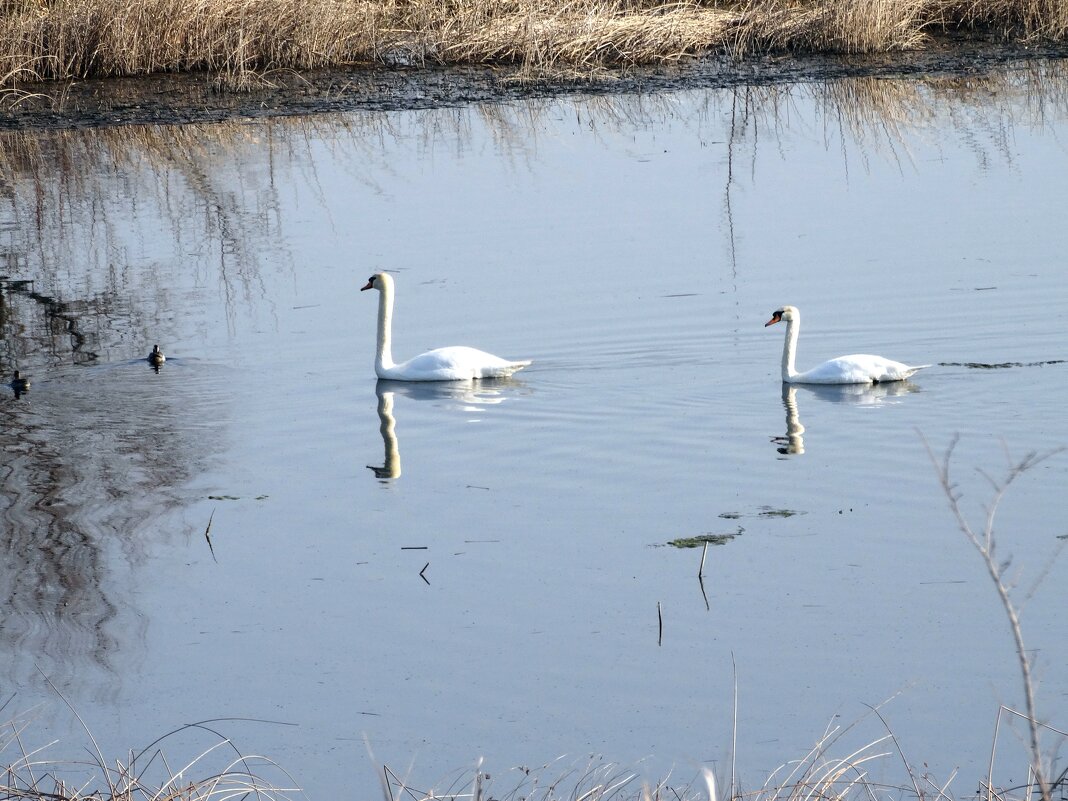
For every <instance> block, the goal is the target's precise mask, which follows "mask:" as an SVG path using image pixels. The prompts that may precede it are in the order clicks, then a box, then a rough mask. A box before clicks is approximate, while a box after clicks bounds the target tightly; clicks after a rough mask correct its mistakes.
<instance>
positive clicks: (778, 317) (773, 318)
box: [764, 314, 782, 328]
mask: <svg viewBox="0 0 1068 801" xmlns="http://www.w3.org/2000/svg"><path fill="white" fill-rule="evenodd" d="M781 322H782V315H779V314H773V315H771V319H770V320H768V321H767V322H766V323H764V327H765V328H767V327H768V326H769V325H775V323H781Z"/></svg>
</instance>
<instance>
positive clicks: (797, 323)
mask: <svg viewBox="0 0 1068 801" xmlns="http://www.w3.org/2000/svg"><path fill="white" fill-rule="evenodd" d="M782 320H785V321H786V341H785V342H784V343H783V347H782V380H783V381H784V382H786V383H787V384H878V383H881V382H883V381H904V380H905V379H906V378H908V377H909V376H911V375H912V374H913V373H915V372H916V371H917V370H922V369H923V368H925V367H930V366H931V365H929V364H921V365H918V366H916V367H912V366H910V365H907V364H902V363H901V362H895V361H894V360H893V359H884V358H883V357H882V356H872V355H870V354H867V353H854V354H851V355H849V356H839V357H838V358H837V359H831V360H830V361H826V362H824V363H823V364H821V365H818V366H817V367H813V368H812V369H811V370H806V371H805V372H803V373H799V372H797V370H796V369H795V367H794V356H795V355H796V353H797V335H798V332H799V330H800V328H801V312H799V311H798V310H797V308H796V307H794V306H783V307H782V308H781V309H779V310H777V311H776V312H774V313H773V314H772V315H771V319H770V320H768V321H767V322H766V323H764V327H765V328H767V327H768V326H769V325H774V324H775V323H777V322H780V321H782Z"/></svg>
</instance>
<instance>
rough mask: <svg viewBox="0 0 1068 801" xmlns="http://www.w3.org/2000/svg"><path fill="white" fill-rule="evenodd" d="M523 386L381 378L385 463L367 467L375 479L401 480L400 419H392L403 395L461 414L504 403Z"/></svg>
mask: <svg viewBox="0 0 1068 801" xmlns="http://www.w3.org/2000/svg"><path fill="white" fill-rule="evenodd" d="M519 386H522V385H521V383H520V382H518V381H515V380H514V379H503V378H502V379H494V380H483V381H478V382H467V381H419V382H412V381H390V380H388V379H379V380H378V383H377V384H375V395H376V396H377V398H378V430H379V431H380V432H381V434H382V446H383V449H384V451H385V457H384V459H385V461H384V462H383V464H382V466H381V467H377V466H375V465H367V469H368V470H370V471H372V472H373V473H374V475H375V478H377V479H379V480H389V479H394V478H400V475H401V459H400V445H399V443H398V441H397V420H396V418H395V417H394V416H393V401H394V397H395V396H397V395H401V396H403V397H406V398H412V399H414V400H417V401H432V402H434V403H436V404H438V405H440V406H442V407H444V408H446V409H451V410H454V411H462V412H481V411H484V410H485V409H486V407H488V406H495V405H497V404H499V403H504V401H505V400H507V399H508V395H507V394H506V393H507V390H509V389H514V388H516V387H519Z"/></svg>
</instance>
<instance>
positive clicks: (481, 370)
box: [360, 273, 530, 381]
mask: <svg viewBox="0 0 1068 801" xmlns="http://www.w3.org/2000/svg"><path fill="white" fill-rule="evenodd" d="M365 289H377V290H378V291H379V292H380V293H381V294H380V295H379V298H378V355H377V356H376V357H375V373H377V374H378V377H379V378H390V379H393V380H394V381H467V380H470V379H472V378H504V377H506V376H510V375H511V374H512V373H514V372H516V371H517V370H522V369H523V368H524V367H526V366H527V365H528V364H530V361H520V362H510V361H508V360H506V359H502V358H500V357H499V356H494V355H493V354H492V353H486V352H485V351H482V350H478V349H476V348H468V347H464V346H462V345H459V346H454V347H449V348H435V349H434V350H428V351H427V352H426V353H421V354H419V355H418V356H416V357H415V358H412V359H409V360H408V361H406V362H402V363H401V364H394V363H393V353H392V350H391V348H390V341H391V339H392V336H393V278H392V277H391V276H390V275H388V274H386V273H375V274H374V275H372V276H371V277H370V279H368V281H367V285H366V286H364V287H361V288H360V291H361V292H363V291H364V290H365Z"/></svg>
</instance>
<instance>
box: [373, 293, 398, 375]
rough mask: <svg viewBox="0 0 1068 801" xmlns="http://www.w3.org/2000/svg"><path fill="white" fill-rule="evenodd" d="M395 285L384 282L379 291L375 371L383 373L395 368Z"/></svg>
mask: <svg viewBox="0 0 1068 801" xmlns="http://www.w3.org/2000/svg"><path fill="white" fill-rule="evenodd" d="M392 340H393V284H392V283H391V282H388V281H383V282H382V286H381V287H379V290H378V354H377V355H376V356H375V370H376V372H379V373H381V372H382V371H383V370H388V369H390V368H391V367H393V366H394V365H393V346H392Z"/></svg>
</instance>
